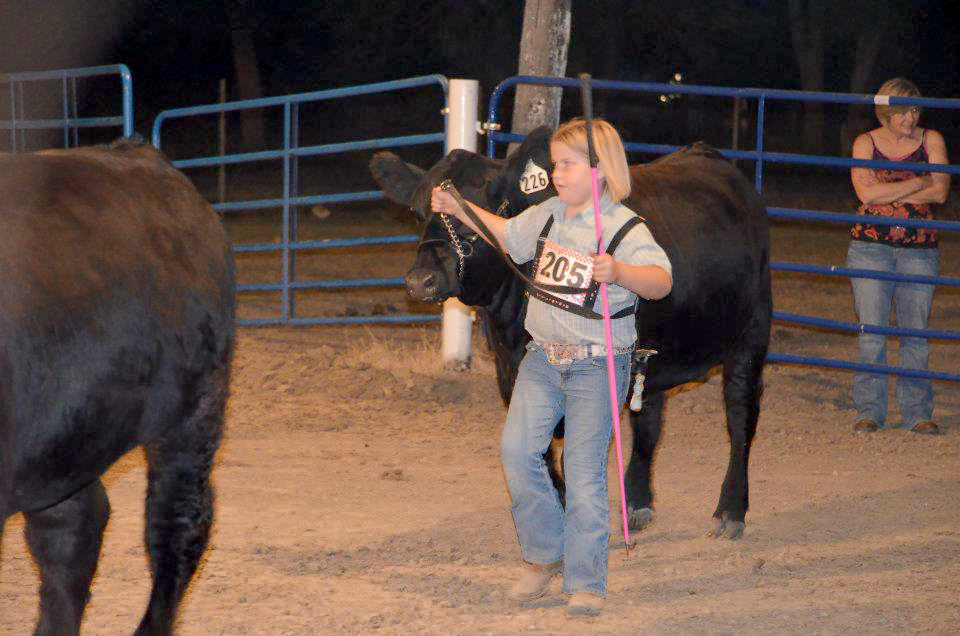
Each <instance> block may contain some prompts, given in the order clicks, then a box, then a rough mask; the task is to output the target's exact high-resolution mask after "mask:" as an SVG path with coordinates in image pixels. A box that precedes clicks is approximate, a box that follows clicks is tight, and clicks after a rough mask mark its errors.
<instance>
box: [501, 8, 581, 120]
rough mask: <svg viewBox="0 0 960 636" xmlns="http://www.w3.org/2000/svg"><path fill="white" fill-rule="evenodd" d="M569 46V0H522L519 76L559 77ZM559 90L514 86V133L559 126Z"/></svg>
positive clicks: (565, 65)
mask: <svg viewBox="0 0 960 636" xmlns="http://www.w3.org/2000/svg"><path fill="white" fill-rule="evenodd" d="M569 44H570V0H526V1H525V3H524V7H523V34H522V35H521V36H520V63H519V70H518V74H519V75H543V76H550V77H563V76H564V75H565V74H566V72H567V49H568V47H569ZM562 94H563V89H561V88H560V87H549V86H531V85H529V84H521V85H518V86H517V89H516V96H515V98H514V102H513V123H512V127H511V130H512V132H514V133H518V134H521V135H522V134H526V133H528V132H530V131H531V130H533V129H534V128H536V127H537V126H540V125H543V124H548V125H550V126H553V127H556V126H557V125H558V124H559V123H560V97H561V96H562Z"/></svg>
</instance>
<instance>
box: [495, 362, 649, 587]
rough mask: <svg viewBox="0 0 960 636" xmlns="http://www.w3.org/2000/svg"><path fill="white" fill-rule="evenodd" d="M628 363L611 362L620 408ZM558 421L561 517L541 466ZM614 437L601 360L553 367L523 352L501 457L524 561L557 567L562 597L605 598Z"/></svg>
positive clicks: (622, 401) (543, 467) (627, 375)
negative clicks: (558, 563) (560, 570)
mask: <svg viewBox="0 0 960 636" xmlns="http://www.w3.org/2000/svg"><path fill="white" fill-rule="evenodd" d="M630 357H631V355H630V354H629V353H627V354H621V355H617V356H615V358H614V368H615V369H616V374H617V398H618V399H619V401H620V407H621V408H622V407H623V403H624V398H625V397H626V396H625V393H626V389H627V381H628V380H629V376H630ZM561 417H565V418H566V419H565V422H564V445H563V472H564V481H565V483H566V488H567V494H566V504H567V507H566V510H564V508H563V507H562V506H561V505H560V499H559V497H558V495H557V491H556V489H555V488H554V487H553V484H552V483H551V481H550V475H549V474H548V472H547V466H546V463H545V462H544V460H543V454H544V453H545V452H546V450H547V448H548V446H549V445H550V440H551V438H552V436H553V429H554V428H555V427H556V425H557V422H558V421H559V420H560V418H561ZM612 430H613V424H612V418H611V414H610V393H609V388H608V384H607V360H606V358H605V357H598V358H585V359H583V360H577V361H575V362H573V363H571V364H565V365H557V366H553V365H551V364H550V363H549V362H547V357H546V354H544V352H543V351H541V350H540V349H538V348H531V349H529V350H528V351H527V353H526V355H525V356H524V358H523V361H522V362H521V363H520V369H519V371H518V374H517V381H516V384H515V385H514V389H513V396H512V398H511V399H510V407H509V409H508V411H507V423H506V425H505V426H504V429H503V436H502V438H501V444H500V456H501V461H502V462H503V472H504V474H505V475H506V478H507V487H508V488H509V490H510V497H511V499H512V500H513V506H512V512H513V522H514V525H515V526H516V529H517V537H518V538H519V540H520V548H521V551H522V554H523V558H524V560H526V561H528V562H530V563H537V564H546V563H554V562H556V561H561V560H562V561H563V591H564V592H565V593H567V594H573V593H576V592H590V593H592V594H597V595H599V596H604V597H605V596H606V594H607V543H608V541H609V537H610V506H609V501H608V500H607V450H608V448H609V446H610V435H611V432H612Z"/></svg>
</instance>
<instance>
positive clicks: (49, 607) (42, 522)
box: [24, 480, 110, 636]
mask: <svg viewBox="0 0 960 636" xmlns="http://www.w3.org/2000/svg"><path fill="white" fill-rule="evenodd" d="M109 516H110V502H109V501H108V500H107V493H106V491H105V490H104V489H103V485H102V484H101V483H100V481H99V480H97V481H95V482H93V483H91V484H90V485H88V486H86V487H84V488H83V489H82V490H80V491H78V492H76V493H74V494H73V495H72V496H71V497H70V498H68V499H65V500H64V501H61V502H60V503H58V504H56V505H54V506H51V507H49V508H46V509H44V510H40V511H38V512H30V513H27V514H25V515H24V518H25V521H26V523H25V526H24V531H25V534H26V537H27V545H28V546H29V547H30V553H31V554H32V555H33V558H34V559H35V560H36V562H37V566H38V568H39V570H40V580H41V584H40V618H39V621H38V622H37V629H36V632H35V634H36V635H37V636H67V635H73V634H79V633H80V618H81V616H82V615H83V608H84V607H86V605H87V600H88V599H89V598H90V581H91V580H92V579H93V573H94V571H95V570H96V569H97V557H98V556H99V554H100V542H101V540H102V538H103V529H104V527H105V526H106V525H107V518H108V517H109Z"/></svg>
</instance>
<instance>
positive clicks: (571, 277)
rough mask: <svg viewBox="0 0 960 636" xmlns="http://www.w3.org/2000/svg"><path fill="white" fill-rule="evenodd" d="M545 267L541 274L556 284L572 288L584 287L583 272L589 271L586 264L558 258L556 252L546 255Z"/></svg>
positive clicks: (541, 269)
mask: <svg viewBox="0 0 960 636" xmlns="http://www.w3.org/2000/svg"><path fill="white" fill-rule="evenodd" d="M544 261H546V262H545V263H544V265H543V267H541V268H540V272H539V274H540V275H541V276H544V277H546V278H549V279H550V280H553V281H554V282H556V283H564V284H566V285H569V286H570V287H582V286H583V283H584V278H583V272H584V271H585V270H586V269H587V266H586V265H585V264H584V263H580V262H578V261H573V263H572V264H571V262H570V259H568V258H567V257H566V256H557V255H556V254H555V253H554V252H546V253H545V254H544Z"/></svg>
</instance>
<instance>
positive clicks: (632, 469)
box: [624, 391, 663, 530]
mask: <svg viewBox="0 0 960 636" xmlns="http://www.w3.org/2000/svg"><path fill="white" fill-rule="evenodd" d="M662 422H663V392H662V391H656V392H650V393H646V392H645V393H644V394H643V408H642V409H640V411H639V412H634V411H631V412H630V424H631V425H632V427H633V452H632V453H631V455H630V465H629V466H628V467H627V472H626V475H624V482H625V484H624V487H625V489H626V492H627V517H628V519H629V524H630V528H631V529H632V530H643V529H644V528H645V527H646V526H648V525H650V523H651V522H652V521H653V490H652V489H651V487H650V479H651V475H652V472H653V456H654V451H656V448H657V442H658V441H660V429H661V424H662Z"/></svg>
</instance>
